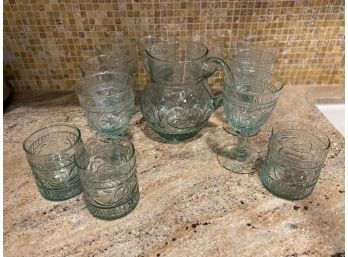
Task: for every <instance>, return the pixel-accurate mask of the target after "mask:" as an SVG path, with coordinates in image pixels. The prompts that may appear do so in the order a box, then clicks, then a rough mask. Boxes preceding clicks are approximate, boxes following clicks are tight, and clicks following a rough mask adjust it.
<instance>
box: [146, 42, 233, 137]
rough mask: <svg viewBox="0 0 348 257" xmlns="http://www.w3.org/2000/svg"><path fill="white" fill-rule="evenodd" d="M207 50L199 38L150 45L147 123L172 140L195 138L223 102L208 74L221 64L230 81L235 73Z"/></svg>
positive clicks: (147, 58)
mask: <svg viewBox="0 0 348 257" xmlns="http://www.w3.org/2000/svg"><path fill="white" fill-rule="evenodd" d="M207 54H208V49H207V47H205V46H204V45H203V44H201V43H197V42H184V43H180V42H161V43H155V44H153V45H152V46H150V47H149V48H148V49H146V56H147V57H146V70H147V71H148V72H149V74H150V77H151V83H150V84H149V85H148V86H147V87H146V88H145V90H144V94H143V97H142V102H141V108H142V113H143V116H144V118H145V120H146V121H147V124H148V125H149V126H150V127H151V128H152V129H153V130H154V131H155V132H156V133H157V134H158V135H159V136H160V137H162V138H164V139H166V140H169V141H182V140H187V139H189V138H192V137H193V136H195V135H196V134H197V133H198V132H199V131H200V130H201V129H202V128H203V127H204V126H205V125H206V123H207V122H208V119H209V117H210V115H211V113H212V112H213V111H214V110H215V109H217V108H218V107H219V106H221V105H222V98H220V97H215V96H213V94H212V91H211V89H210V88H209V87H208V85H207V78H208V77H209V76H211V75H213V74H214V72H215V71H216V70H217V67H220V68H222V70H223V71H224V74H225V80H227V81H228V80H230V79H232V74H231V71H230V69H229V67H228V66H227V64H225V62H224V61H223V60H221V59H219V58H217V57H209V58H208V57H207Z"/></svg>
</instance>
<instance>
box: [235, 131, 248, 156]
mask: <svg viewBox="0 0 348 257" xmlns="http://www.w3.org/2000/svg"><path fill="white" fill-rule="evenodd" d="M247 145H248V137H243V136H238V142H237V148H236V149H235V153H234V154H235V158H236V159H237V160H239V161H244V160H245V159H246V158H247V157H248V151H247Z"/></svg>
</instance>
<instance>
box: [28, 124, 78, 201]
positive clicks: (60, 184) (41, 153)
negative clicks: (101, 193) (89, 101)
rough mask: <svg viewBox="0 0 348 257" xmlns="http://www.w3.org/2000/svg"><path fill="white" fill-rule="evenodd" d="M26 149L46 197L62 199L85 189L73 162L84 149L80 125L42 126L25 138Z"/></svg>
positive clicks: (53, 199) (36, 178) (41, 190)
mask: <svg viewBox="0 0 348 257" xmlns="http://www.w3.org/2000/svg"><path fill="white" fill-rule="evenodd" d="M23 149H24V150H25V153H26V156H27V160H28V163H29V165H30V167H31V170H32V172H33V175H34V178H35V181H36V184H37V186H38V188H39V191H40V193H41V195H42V196H43V197H44V198H46V199H47V200H51V201H62V200H66V199H69V198H72V197H74V196H76V195H78V194H80V193H81V192H82V188H81V185H80V182H79V178H78V174H77V167H76V165H75V162H74V157H75V156H81V155H82V154H83V152H84V146H83V142H82V139H81V133H80V130H79V129H78V128H76V127H72V126H68V125H54V126H50V127H46V128H43V129H40V130H38V131H36V132H35V133H33V134H32V135H30V136H29V137H28V138H27V139H26V140H25V141H24V143H23Z"/></svg>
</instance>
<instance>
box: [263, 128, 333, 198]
mask: <svg viewBox="0 0 348 257" xmlns="http://www.w3.org/2000/svg"><path fill="white" fill-rule="evenodd" d="M329 148H330V140H329V138H328V137H327V136H326V135H325V134H324V133H323V132H322V131H320V130H319V129H317V128H315V127H313V126H311V125H308V124H304V123H300V122H279V123H276V124H275V125H274V126H273V128H272V134H271V136H270V138H269V142H268V151H267V155H266V159H265V161H264V164H263V170H262V173H261V181H262V183H263V185H264V186H265V187H266V189H267V190H269V191H270V192H271V193H273V194H274V195H276V196H279V197H282V198H285V199H290V200H297V199H302V198H305V197H307V196H308V195H309V194H310V193H311V192H312V191H313V189H314V187H315V185H316V183H317V181H318V178H319V175H320V171H321V169H322V167H323V166H324V162H325V159H326V156H327V153H328V151H329Z"/></svg>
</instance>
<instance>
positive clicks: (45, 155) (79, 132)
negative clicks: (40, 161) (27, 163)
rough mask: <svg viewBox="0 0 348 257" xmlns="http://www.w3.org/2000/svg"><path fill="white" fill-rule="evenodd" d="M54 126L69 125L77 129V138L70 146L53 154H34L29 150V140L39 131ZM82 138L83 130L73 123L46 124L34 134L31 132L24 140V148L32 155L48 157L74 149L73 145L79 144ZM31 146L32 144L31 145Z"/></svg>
mask: <svg viewBox="0 0 348 257" xmlns="http://www.w3.org/2000/svg"><path fill="white" fill-rule="evenodd" d="M54 127H69V128H71V129H73V130H75V132H77V139H76V140H75V142H74V143H73V144H72V145H70V146H69V147H67V148H65V149H63V150H60V151H57V152H55V153H51V154H34V153H32V152H30V151H29V149H28V146H27V145H26V144H27V142H28V140H29V139H30V138H31V137H32V136H34V135H35V134H37V133H39V132H42V131H44V130H46V129H49V128H54ZM80 139H81V131H80V129H79V128H78V127H76V126H73V125H69V124H54V125H50V126H46V127H43V128H40V129H38V130H36V131H35V132H33V133H32V134H30V135H29V136H28V137H27V138H26V139H25V140H24V142H23V150H24V151H25V153H26V154H27V155H31V156H37V157H48V156H55V155H58V154H60V153H63V152H67V151H68V150H70V149H72V148H73V147H75V145H77V143H78V142H79V141H80ZM30 146H31V145H30Z"/></svg>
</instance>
